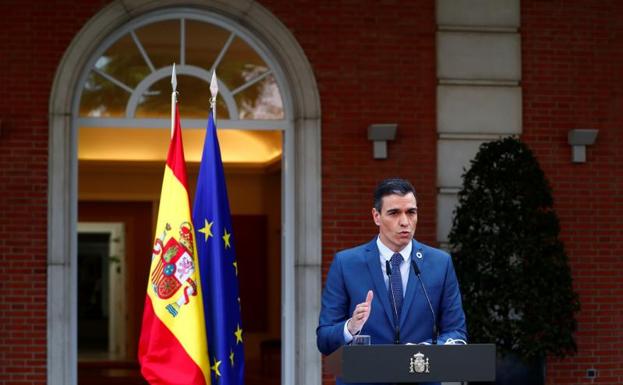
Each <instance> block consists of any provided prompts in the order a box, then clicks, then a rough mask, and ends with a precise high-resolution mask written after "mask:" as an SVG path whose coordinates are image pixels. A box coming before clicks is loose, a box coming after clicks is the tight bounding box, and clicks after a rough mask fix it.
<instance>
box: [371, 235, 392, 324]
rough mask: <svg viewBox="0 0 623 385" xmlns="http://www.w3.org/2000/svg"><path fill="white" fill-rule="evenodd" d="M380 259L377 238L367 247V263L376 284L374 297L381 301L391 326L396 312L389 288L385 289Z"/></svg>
mask: <svg viewBox="0 0 623 385" xmlns="http://www.w3.org/2000/svg"><path fill="white" fill-rule="evenodd" d="M380 258H381V257H380V255H379V248H378V247H377V246H376V238H374V240H372V242H370V243H368V245H367V246H366V262H367V264H368V272H369V273H370V277H372V282H373V283H374V289H375V296H374V297H375V299H376V298H378V300H379V301H381V304H382V305H383V309H385V315H386V316H387V320H388V322H389V323H390V324H391V325H393V324H394V321H393V320H394V311H393V310H392V308H391V306H390V303H389V294H388V292H387V287H385V280H384V279H383V271H382V270H381V266H380V263H381V262H380Z"/></svg>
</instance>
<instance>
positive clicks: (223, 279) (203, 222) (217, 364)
mask: <svg viewBox="0 0 623 385" xmlns="http://www.w3.org/2000/svg"><path fill="white" fill-rule="evenodd" d="M193 223H194V225H195V239H196V242H197V255H198V259H199V270H200V273H201V285H202V288H203V302H204V312H205V322H206V330H207V334H208V351H209V354H210V372H211V377H212V384H214V385H216V384H222V385H242V384H243V383H244V350H243V343H242V342H243V338H242V323H241V317H240V297H239V291H238V262H237V260H236V253H235V251H234V236H233V235H232V228H231V214H230V211H229V201H228V199H227V186H226V185H225V176H224V174H223V162H222V161H221V150H220V148H219V144H218V138H217V136H216V125H215V124H214V114H213V112H212V110H210V116H209V118H208V128H207V131H206V136H205V142H204V145H203V155H202V158H201V165H200V167H199V179H198V181H197V191H196V192H195V204H194V206H193Z"/></svg>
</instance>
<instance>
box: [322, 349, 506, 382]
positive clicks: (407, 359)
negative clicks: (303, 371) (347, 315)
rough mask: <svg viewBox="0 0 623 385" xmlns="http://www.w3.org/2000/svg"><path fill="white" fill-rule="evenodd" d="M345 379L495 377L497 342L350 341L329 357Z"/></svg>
mask: <svg viewBox="0 0 623 385" xmlns="http://www.w3.org/2000/svg"><path fill="white" fill-rule="evenodd" d="M326 363H327V365H328V368H329V371H330V372H331V373H332V374H334V375H335V376H336V377H340V378H341V379H342V380H343V381H344V382H355V383H356V382H393V383H415V382H427V381H495V345H493V344H472V345H347V346H342V347H341V348H339V349H338V350H336V351H335V352H333V353H332V354H330V355H329V356H328V357H327V361H326Z"/></svg>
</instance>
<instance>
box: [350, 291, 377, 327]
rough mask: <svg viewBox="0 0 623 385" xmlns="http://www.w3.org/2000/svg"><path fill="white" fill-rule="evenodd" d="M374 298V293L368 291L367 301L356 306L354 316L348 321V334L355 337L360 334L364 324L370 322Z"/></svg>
mask: <svg viewBox="0 0 623 385" xmlns="http://www.w3.org/2000/svg"><path fill="white" fill-rule="evenodd" d="M373 297H374V294H373V293H372V290H368V295H367V296H366V301H365V302H362V303H360V304H358V305H357V306H355V310H354V311H353V316H352V317H351V319H350V320H349V321H348V332H349V333H350V334H351V335H353V336H354V335H355V334H357V333H359V332H360V331H361V328H363V324H365V323H366V321H367V320H368V317H370V311H371V310H372V298H373Z"/></svg>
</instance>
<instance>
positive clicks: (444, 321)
mask: <svg viewBox="0 0 623 385" xmlns="http://www.w3.org/2000/svg"><path fill="white" fill-rule="evenodd" d="M438 322H439V338H438V343H439V344H445V343H446V341H448V339H450V338H452V339H461V340H463V341H465V342H467V329H466V325H465V313H464V312H463V305H462V302H461V291H460V290H459V283H458V280H457V279H456V273H455V271H454V265H453V264H452V259H451V258H448V264H447V267H446V275H445V282H444V285H443V294H442V297H441V305H440V313H439V319H438Z"/></svg>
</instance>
